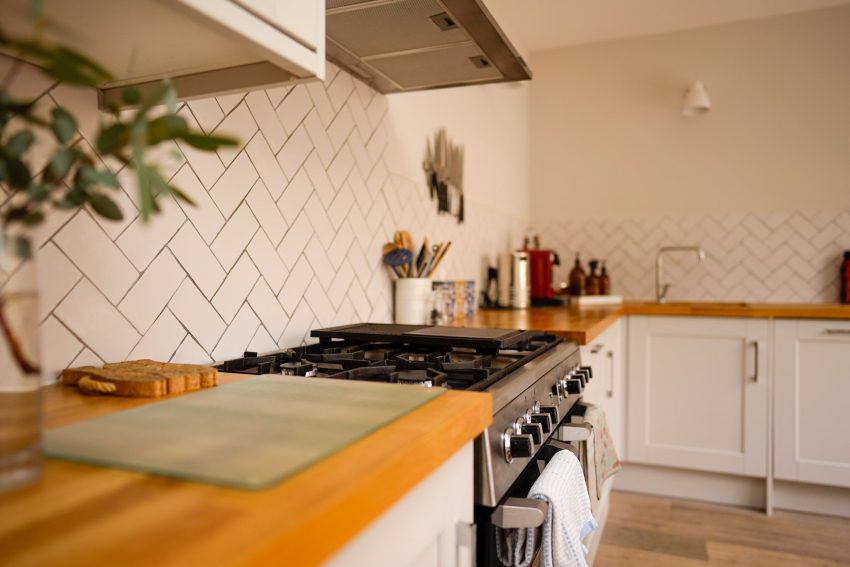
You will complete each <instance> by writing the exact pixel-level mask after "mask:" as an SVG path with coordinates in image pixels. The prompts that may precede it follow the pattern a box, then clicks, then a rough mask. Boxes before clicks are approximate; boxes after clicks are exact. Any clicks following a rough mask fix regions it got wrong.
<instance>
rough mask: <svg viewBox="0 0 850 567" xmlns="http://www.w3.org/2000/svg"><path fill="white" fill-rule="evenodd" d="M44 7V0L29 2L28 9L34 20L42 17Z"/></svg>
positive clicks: (31, 0) (30, 0)
mask: <svg viewBox="0 0 850 567" xmlns="http://www.w3.org/2000/svg"><path fill="white" fill-rule="evenodd" d="M43 9H44V3H43V2H42V0H29V2H27V11H28V12H29V16H30V18H31V19H33V20H37V19H39V18H40V17H41V13H42V11H43Z"/></svg>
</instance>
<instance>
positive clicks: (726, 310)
mask: <svg viewBox="0 0 850 567" xmlns="http://www.w3.org/2000/svg"><path fill="white" fill-rule="evenodd" d="M623 315H674V316H702V317H760V318H777V319H778V318H785V319H850V305H839V304H833V303H722V302H700V301H688V302H672V303H663V304H662V303H650V302H626V303H624V304H622V305H611V306H594V307H581V308H579V307H532V308H529V309H479V310H478V311H477V312H476V314H475V316H474V317H472V318H470V319H458V320H456V321H455V322H454V323H453V324H454V325H455V326H462V327H481V328H487V327H490V328H496V329H526V330H535V331H547V332H550V333H553V334H556V335H560V336H562V337H565V338H567V339H569V340H573V341H576V342H577V343H578V344H580V345H586V344H588V343H589V342H591V341H593V340H594V339H595V338H596V337H598V336H599V335H600V334H602V333H603V332H604V331H605V329H607V328H608V327H609V326H611V325H612V324H613V323H614V322H615V321H616V320H617V319H619V318H620V317H622V316H623Z"/></svg>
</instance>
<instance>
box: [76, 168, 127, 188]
mask: <svg viewBox="0 0 850 567" xmlns="http://www.w3.org/2000/svg"><path fill="white" fill-rule="evenodd" d="M80 173H81V175H82V176H83V178H84V179H85V180H86V182H87V184H91V185H103V186H105V187H112V188H116V189H117V188H118V187H119V185H118V178H117V177H115V174H114V173H112V172H111V171H109V170H108V169H100V170H98V169H95V168H93V167H91V166H88V165H86V166H83V167H81V168H80Z"/></svg>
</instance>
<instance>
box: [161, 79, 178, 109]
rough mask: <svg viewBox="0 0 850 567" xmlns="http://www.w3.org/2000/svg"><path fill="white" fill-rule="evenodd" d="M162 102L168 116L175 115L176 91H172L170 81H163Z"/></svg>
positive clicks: (172, 84) (172, 86)
mask: <svg viewBox="0 0 850 567" xmlns="http://www.w3.org/2000/svg"><path fill="white" fill-rule="evenodd" d="M162 85H163V88H164V90H163V93H162V102H163V103H165V109H166V110H167V111H168V113H169V114H176V113H177V91H175V90H174V83H172V82H171V79H167V78H166V79H163V81H162Z"/></svg>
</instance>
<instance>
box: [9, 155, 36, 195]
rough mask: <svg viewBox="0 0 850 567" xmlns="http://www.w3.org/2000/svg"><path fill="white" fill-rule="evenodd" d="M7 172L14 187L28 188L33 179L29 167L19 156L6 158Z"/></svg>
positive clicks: (10, 183)
mask: <svg viewBox="0 0 850 567" xmlns="http://www.w3.org/2000/svg"><path fill="white" fill-rule="evenodd" d="M6 174H7V175H8V178H9V185H11V186H12V188H13V189H26V188H27V187H28V186H29V184H30V181H31V180H32V177H31V176H30V170H29V168H28V167H27V165H26V164H25V163H24V162H22V161H21V160H20V159H18V158H13V157H9V158H6Z"/></svg>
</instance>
